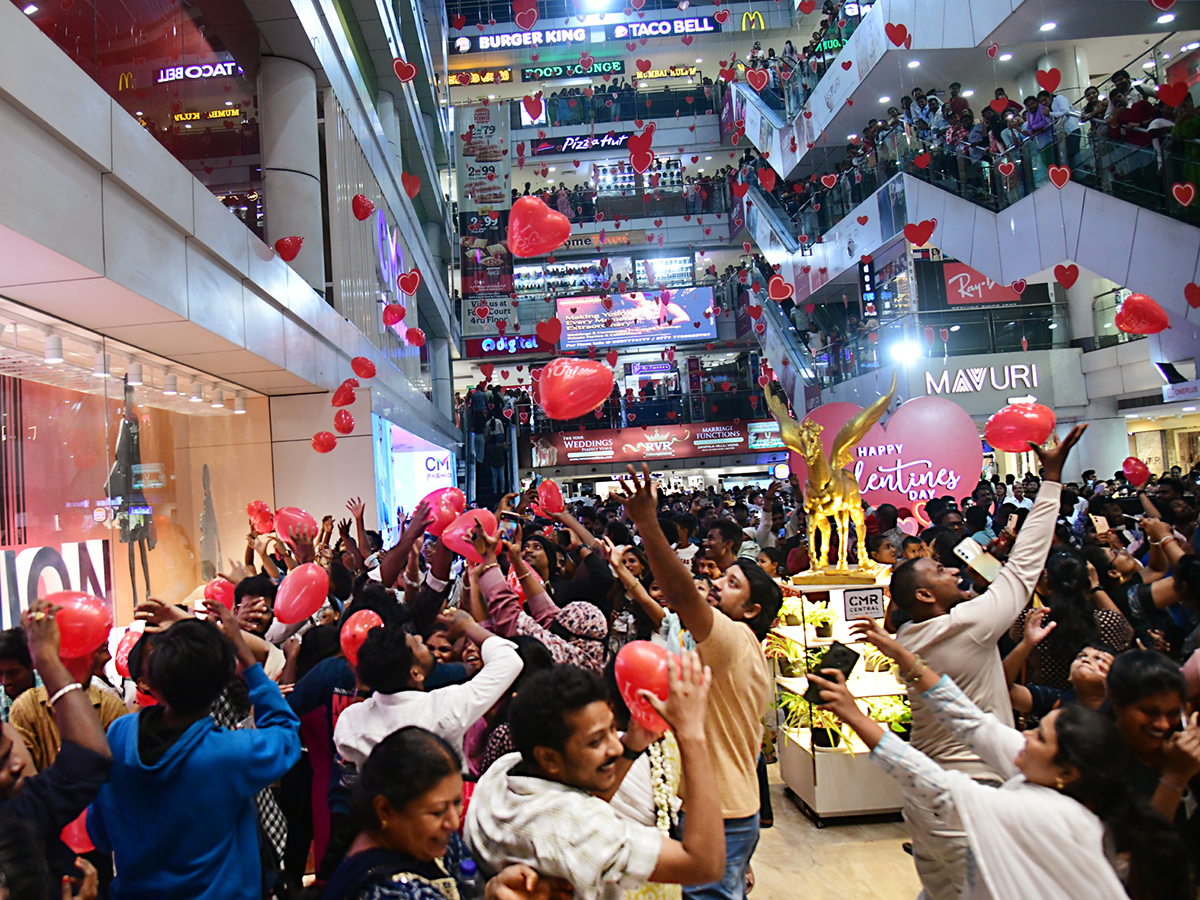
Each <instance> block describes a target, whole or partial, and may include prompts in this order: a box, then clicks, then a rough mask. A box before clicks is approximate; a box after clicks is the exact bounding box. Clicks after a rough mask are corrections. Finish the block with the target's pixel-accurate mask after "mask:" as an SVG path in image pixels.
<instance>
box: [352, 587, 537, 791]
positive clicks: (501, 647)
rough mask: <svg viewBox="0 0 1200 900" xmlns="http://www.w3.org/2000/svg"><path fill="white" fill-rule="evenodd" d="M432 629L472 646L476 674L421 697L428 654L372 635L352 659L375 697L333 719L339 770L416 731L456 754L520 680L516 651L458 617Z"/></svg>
mask: <svg viewBox="0 0 1200 900" xmlns="http://www.w3.org/2000/svg"><path fill="white" fill-rule="evenodd" d="M440 621H442V622H445V623H446V624H447V625H448V626H449V631H448V632H447V635H446V636H447V638H449V639H450V641H451V642H453V641H456V640H458V638H459V637H462V636H464V635H465V636H466V637H467V639H468V640H471V641H473V642H474V643H476V644H479V652H480V656H482V658H483V668H482V669H481V670H480V672H479V674H478V675H476V676H475V677H474V678H472V679H471V680H470V681H468V682H466V683H465V684H452V685H447V686H446V687H442V688H438V689H437V690H435V691H428V692H427V691H426V690H425V675H426V673H427V672H428V671H430V669H431V664H430V657H431V653H430V650H429V648H428V647H426V646H425V642H424V641H423V640H421V638H420V637H419V636H418V635H415V634H407V633H405V632H404V631H402V630H400V629H397V628H377V629H373V630H372V631H371V633H370V634H369V635H368V636H367V640H366V642H365V643H364V644H363V645H362V648H361V649H360V650H359V651H358V666H357V667H356V671H357V674H358V677H359V680H360V681H362V682H363V683H364V684H366V685H367V686H368V687H370V688H372V689H373V690H374V691H375V693H374V694H372V695H371V697H370V698H368V699H367V700H365V701H364V702H362V703H356V704H354V705H352V706H349V707H347V708H346V710H344V711H343V712H342V714H341V715H340V716H339V717H338V720H337V725H336V726H335V727H334V731H333V742H334V744H335V745H336V746H337V752H338V755H339V756H340V757H341V758H342V760H343V762H344V763H345V764H346V765H347V766H352V767H354V768H358V767H360V766H361V765H362V764H363V763H364V762H365V761H366V759H367V757H368V756H370V754H371V751H372V750H373V749H374V748H375V745H376V744H378V743H379V742H380V741H381V740H383V739H384V738H385V737H387V736H388V735H389V734H391V733H392V732H393V731H395V730H396V729H398V728H403V727H405V726H406V725H417V726H420V727H421V728H424V729H426V730H427V731H432V732H433V733H434V734H436V735H437V736H438V737H440V738H442V739H443V740H445V741H446V742H447V743H449V744H451V745H453V746H454V747H457V748H458V750H459V752H460V753H461V752H462V746H463V737H464V736H465V735H466V733H467V729H469V728H470V727H471V726H472V725H474V724H475V722H477V721H478V720H479V718H480V717H481V716H482V715H483V714H484V713H485V712H487V711H488V710H489V709H491V708H492V706H494V705H495V703H496V701H497V700H499V699H500V698H501V697H503V696H504V695H505V694H506V693H507V692H508V690H509V688H511V687H512V683H513V682H514V681H515V680H516V678H517V676H518V675H520V674H521V669H522V665H523V664H522V662H521V657H520V656H519V655H518V654H517V645H516V644H514V643H513V642H512V641H507V640H505V639H504V638H502V637H497V636H496V635H494V634H492V633H491V632H490V631H487V630H485V629H484V628H483V627H482V626H480V625H479V624H478V623H476V621H475V620H474V619H473V618H471V615H470V613H468V612H466V611H465V610H462V609H458V610H453V611H451V612H448V613H446V614H445V615H444V616H442V617H441V619H440Z"/></svg>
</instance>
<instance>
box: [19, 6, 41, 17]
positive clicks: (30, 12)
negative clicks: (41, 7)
mask: <svg viewBox="0 0 1200 900" xmlns="http://www.w3.org/2000/svg"><path fill="white" fill-rule="evenodd" d="M21 12H23V13H25V15H27V16H32V15H33V14H34V13H35V12H37V6H36V4H33V3H30V4H29V5H28V6H26V7H25V8H24V9H23V10H21Z"/></svg>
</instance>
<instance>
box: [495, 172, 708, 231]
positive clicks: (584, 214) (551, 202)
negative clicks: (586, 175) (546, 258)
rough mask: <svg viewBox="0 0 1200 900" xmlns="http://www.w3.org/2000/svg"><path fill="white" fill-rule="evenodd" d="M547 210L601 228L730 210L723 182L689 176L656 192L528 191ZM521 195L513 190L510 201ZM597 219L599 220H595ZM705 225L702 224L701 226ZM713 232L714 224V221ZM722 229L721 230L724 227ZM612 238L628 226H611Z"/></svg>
mask: <svg viewBox="0 0 1200 900" xmlns="http://www.w3.org/2000/svg"><path fill="white" fill-rule="evenodd" d="M530 194H531V195H532V196H535V197H538V198H539V199H541V200H542V201H543V202H545V203H546V205H547V206H549V207H551V208H552V209H556V210H558V211H559V212H561V213H562V214H563V215H565V216H566V217H567V218H568V219H570V220H571V221H572V222H589V221H594V222H597V223H600V224H603V223H604V222H605V221H609V222H611V221H612V220H613V219H614V218H615V217H616V216H620V217H621V218H622V219H626V218H628V219H638V218H642V219H644V218H658V217H661V216H701V217H703V216H705V215H710V214H714V215H715V214H716V213H721V214H722V215H723V214H724V213H726V212H727V211H728V210H729V186H728V184H726V183H725V182H724V180H722V179H709V178H700V179H694V178H691V177H690V176H689V177H688V178H687V179H686V180H685V181H684V182H683V184H682V186H674V187H663V186H660V187H658V188H653V187H647V186H645V185H644V184H642V183H639V184H637V185H636V186H635V187H633V188H630V189H629V190H627V191H617V192H606V191H583V190H580V191H572V190H566V189H565V188H564V189H552V188H545V189H542V190H537V191H533V190H531V191H530ZM518 196H520V194H518V193H517V191H516V190H515V189H514V190H513V199H514V200H515V199H517V197H518ZM597 216H599V218H597ZM700 224H704V223H700ZM712 224H713V228H714V231H715V230H716V225H717V222H716V220H715V219H714V220H713V223H712ZM723 227H724V226H723ZM614 228H615V230H614V231H612V232H610V233H611V234H616V235H619V234H620V232H621V229H622V228H628V224H627V223H624V222H622V223H620V224H619V225H616V226H614Z"/></svg>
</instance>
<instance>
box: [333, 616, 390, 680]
mask: <svg viewBox="0 0 1200 900" xmlns="http://www.w3.org/2000/svg"><path fill="white" fill-rule="evenodd" d="M382 627H383V619H381V618H380V617H379V613H377V612H375V610H373V609H360V610H359V611H358V612H356V613H355V614H354V615H352V616H351V617H350V618H348V619H347V620H346V623H345V624H344V625H342V631H341V634H340V635H339V638H338V640H339V643H341V645H342V655H344V656H345V657H346V659H347V660H349V662H350V665H352V666H357V665H358V650H359V648H360V647H361V646H362V645H363V643H364V642H365V641H366V639H367V635H368V634H370V633H371V629H372V628H382Z"/></svg>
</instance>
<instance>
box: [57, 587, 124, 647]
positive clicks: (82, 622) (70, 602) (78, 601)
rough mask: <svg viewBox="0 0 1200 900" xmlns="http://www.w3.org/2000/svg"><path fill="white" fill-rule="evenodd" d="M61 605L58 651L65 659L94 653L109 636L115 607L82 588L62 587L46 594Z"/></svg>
mask: <svg viewBox="0 0 1200 900" xmlns="http://www.w3.org/2000/svg"><path fill="white" fill-rule="evenodd" d="M46 600H47V602H49V603H53V604H54V605H55V606H61V607H62V609H60V610H59V611H58V614H57V615H56V616H55V621H56V622H58V632H59V636H60V637H59V644H58V655H59V656H60V657H62V658H63V659H78V658H79V657H81V656H87V655H88V654H90V653H93V652H94V651H95V650H96V649H97V648H98V647H100V645H101V644H103V643H104V642H105V641H107V640H108V632H109V629H111V628H112V623H113V612H112V607H111V606H109V605H108V604H107V603H106V602H105V601H103V600H101V599H100V598H99V597H93V596H92V595H91V594H85V593H83V592H82V591H59V592H58V593H55V594H51V595H50V596H49V597H47V598H46Z"/></svg>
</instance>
